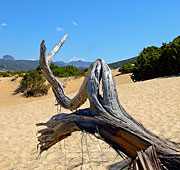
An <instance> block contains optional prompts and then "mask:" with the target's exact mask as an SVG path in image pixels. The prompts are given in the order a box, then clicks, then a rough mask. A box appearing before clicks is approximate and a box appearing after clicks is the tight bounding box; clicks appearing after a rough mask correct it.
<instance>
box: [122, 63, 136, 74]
mask: <svg viewBox="0 0 180 170" xmlns="http://www.w3.org/2000/svg"><path fill="white" fill-rule="evenodd" d="M133 69H134V64H133V63H126V64H124V65H122V66H121V67H120V68H119V72H121V73H122V74H125V73H132V72H133Z"/></svg>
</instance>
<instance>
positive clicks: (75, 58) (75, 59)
mask: <svg viewBox="0 0 180 170" xmlns="http://www.w3.org/2000/svg"><path fill="white" fill-rule="evenodd" d="M79 60H81V61H85V59H83V58H78V57H72V58H71V59H70V60H69V62H71V61H79Z"/></svg>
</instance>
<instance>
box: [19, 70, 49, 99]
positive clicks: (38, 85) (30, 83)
mask: <svg viewBox="0 0 180 170" xmlns="http://www.w3.org/2000/svg"><path fill="white" fill-rule="evenodd" d="M49 88H50V86H49V85H47V84H46V80H45V79H44V78H43V76H42V74H41V73H40V72H39V71H37V70H33V71H29V72H27V73H26V74H25V75H24V76H23V78H22V80H21V82H20V86H19V88H18V89H17V90H16V93H17V92H22V93H23V94H24V95H25V96H26V97H31V96H33V97H37V96H43V95H46V94H47V93H48V90H49Z"/></svg>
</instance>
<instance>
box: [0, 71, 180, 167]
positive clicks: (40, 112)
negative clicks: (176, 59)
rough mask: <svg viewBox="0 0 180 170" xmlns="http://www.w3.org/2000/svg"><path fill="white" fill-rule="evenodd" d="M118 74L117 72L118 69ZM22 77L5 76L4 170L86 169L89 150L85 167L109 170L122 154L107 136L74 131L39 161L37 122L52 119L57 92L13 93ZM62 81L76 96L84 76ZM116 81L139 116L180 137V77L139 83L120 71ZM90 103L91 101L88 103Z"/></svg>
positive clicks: (0, 157) (1, 86)
mask: <svg viewBox="0 0 180 170" xmlns="http://www.w3.org/2000/svg"><path fill="white" fill-rule="evenodd" d="M113 74H114V75H117V74H118V72H117V70H113ZM61 80H62V79H61ZM18 81H19V80H16V81H13V82H12V81H11V78H0V127H1V130H0V138H1V140H0V148H1V149H0V169H4V170H6V169H7V170H10V169H11V170H12V169H13V170H21V169H37V170H41V169H43V170H44V169H49V170H52V169H80V168H81V167H82V155H83V163H84V165H83V167H82V169H99V170H103V169H107V166H108V165H111V164H113V163H115V162H118V161H119V160H120V159H121V158H119V157H118V156H117V154H116V153H115V152H114V151H113V150H112V149H111V148H109V147H108V146H107V145H106V144H105V143H103V142H102V141H97V140H96V139H95V138H93V137H89V135H87V134H84V135H83V134H81V133H74V134H73V135H72V136H71V137H69V138H68V139H66V140H65V141H62V142H60V143H58V144H56V145H55V146H53V147H52V148H51V149H50V150H49V151H47V152H44V153H43V154H42V155H41V158H40V159H38V160H37V159H36V158H37V155H38V154H37V150H36V145H37V140H36V132H37V130H38V128H37V127H36V126H35V124H36V123H38V122H44V121H47V120H48V119H49V118H50V117H51V116H52V115H54V114H56V113H57V110H58V109H57V108H56V107H55V106H54V104H55V99H54V97H53V94H52V91H50V92H49V94H48V95H47V96H45V97H40V98H29V99H27V98H24V97H22V96H21V95H20V94H18V95H15V96H13V95H12V93H13V91H14V90H15V89H16V88H17V86H18ZM62 81H64V82H66V83H67V85H68V86H67V88H66V92H67V94H69V96H70V97H72V96H73V95H74V94H75V92H77V90H78V89H79V87H80V85H81V83H82V81H83V79H82V78H80V79H76V80H72V79H71V80H68V79H63V80H62ZM115 81H116V84H117V91H118V95H119V99H120V102H121V104H122V105H123V106H124V107H125V109H126V110H127V111H128V112H129V113H130V114H131V115H132V116H133V117H134V118H135V119H137V120H138V121H140V122H142V123H143V125H144V126H145V127H146V128H148V129H149V130H151V131H152V132H154V133H155V134H157V135H159V136H161V137H163V138H168V139H171V140H173V141H176V142H180V124H179V122H180V93H179V91H180V77H175V76H174V77H168V78H167V77H166V78H158V79H153V80H148V81H144V82H137V83H133V82H132V81H131V79H130V75H129V74H127V75H117V76H115ZM88 106H89V103H88V102H86V103H85V104H84V105H83V106H82V108H84V107H88ZM61 112H66V113H67V112H69V111H67V110H64V109H61ZM91 138H93V139H91ZM86 142H87V144H86ZM100 143H101V144H100ZM82 153H83V154H82ZM109 169H110V168H109Z"/></svg>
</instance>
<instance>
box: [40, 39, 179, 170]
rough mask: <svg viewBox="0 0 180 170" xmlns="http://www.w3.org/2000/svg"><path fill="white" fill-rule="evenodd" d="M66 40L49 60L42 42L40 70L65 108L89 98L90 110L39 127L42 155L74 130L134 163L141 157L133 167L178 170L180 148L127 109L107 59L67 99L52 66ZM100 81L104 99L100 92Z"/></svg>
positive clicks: (68, 115)
mask: <svg viewBox="0 0 180 170" xmlns="http://www.w3.org/2000/svg"><path fill="white" fill-rule="evenodd" d="M66 37H67V36H65V38H63V40H61V42H60V43H59V44H58V47H57V48H56V47H55V48H54V52H52V53H50V55H49V56H48V57H46V47H45V45H44V41H43V42H42V43H41V47H40V49H41V50H40V67H41V69H42V71H43V74H44V76H45V78H46V79H47V80H48V81H49V83H50V84H51V86H52V89H53V92H54V94H55V96H56V99H57V101H58V103H59V104H60V105H61V106H62V107H64V108H66V109H70V110H75V109H77V108H78V107H80V105H82V104H83V103H84V102H85V101H86V99H87V97H88V99H89V101H90V108H88V109H83V110H78V111H76V112H74V113H71V114H65V113H63V114H62V113H61V114H58V115H55V116H53V117H52V118H51V119H50V120H49V121H48V122H46V123H39V124H37V125H38V126H41V125H44V126H47V128H45V129H42V130H39V131H38V133H40V136H39V137H38V140H39V145H40V152H43V151H44V150H48V149H49V148H50V147H51V146H53V145H54V144H55V143H57V142H58V141H60V140H63V139H65V138H66V137H68V136H69V135H71V133H72V132H74V131H86V132H87V133H90V134H93V135H94V136H96V137H97V138H99V139H101V140H104V141H105V142H107V143H108V144H109V145H110V146H111V147H112V148H114V149H115V150H116V151H117V152H118V153H120V152H123V153H124V154H126V155H127V156H128V157H130V158H131V159H132V160H136V159H137V157H138V159H139V160H138V161H135V163H134V164H132V165H133V166H134V167H140V164H139V163H138V162H140V163H141V166H142V167H141V168H143V169H144V170H145V169H148V168H149V169H152V168H154V167H156V166H157V167H158V168H159V169H160V166H159V164H157V165H156V166H155V165H154V163H157V162H158V161H157V160H158V159H159V160H160V162H161V164H162V168H164V169H165V167H166V168H167V169H172V170H173V169H174V170H177V169H178V168H179V166H180V155H179V150H178V149H179V145H178V144H176V143H173V142H171V141H168V140H164V139H161V138H159V137H157V136H156V135H154V134H153V133H151V132H149V131H148V130H146V129H145V128H144V127H143V125H142V124H140V123H139V122H137V121H136V120H134V119H133V118H132V117H131V116H130V115H129V114H128V113H127V112H126V111H125V110H124V108H123V107H122V105H121V104H120V102H119V100H118V95H117V91H116V86H115V83H114V79H113V76H112V73H111V70H110V68H109V67H108V65H107V64H106V63H105V61H104V60H102V59H98V60H96V61H95V62H94V63H93V64H91V66H90V68H89V70H88V72H87V74H86V77H85V79H84V82H83V84H82V86H81V88H80V90H79V92H78V93H77V95H76V96H75V97H74V98H73V99H69V98H68V97H67V95H66V94H65V92H64V89H63V86H62V84H61V83H60V82H58V80H57V79H56V78H55V77H54V76H53V74H52V72H51V70H50V67H49V63H50V62H49V59H51V58H52V56H53V55H54V54H55V53H56V52H57V51H58V50H59V48H60V47H61V46H62V45H61V44H63V43H64V41H65V39H66ZM101 80H102V85H103V86H102V91H103V95H102V96H101V95H100V93H99V88H100V81H101ZM151 146H153V147H151ZM148 148H150V149H148ZM152 153H154V155H155V153H157V156H154V155H153V154H152ZM157 158H158V159H157ZM158 168H157V169H158ZM139 169H140V168H139Z"/></svg>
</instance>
